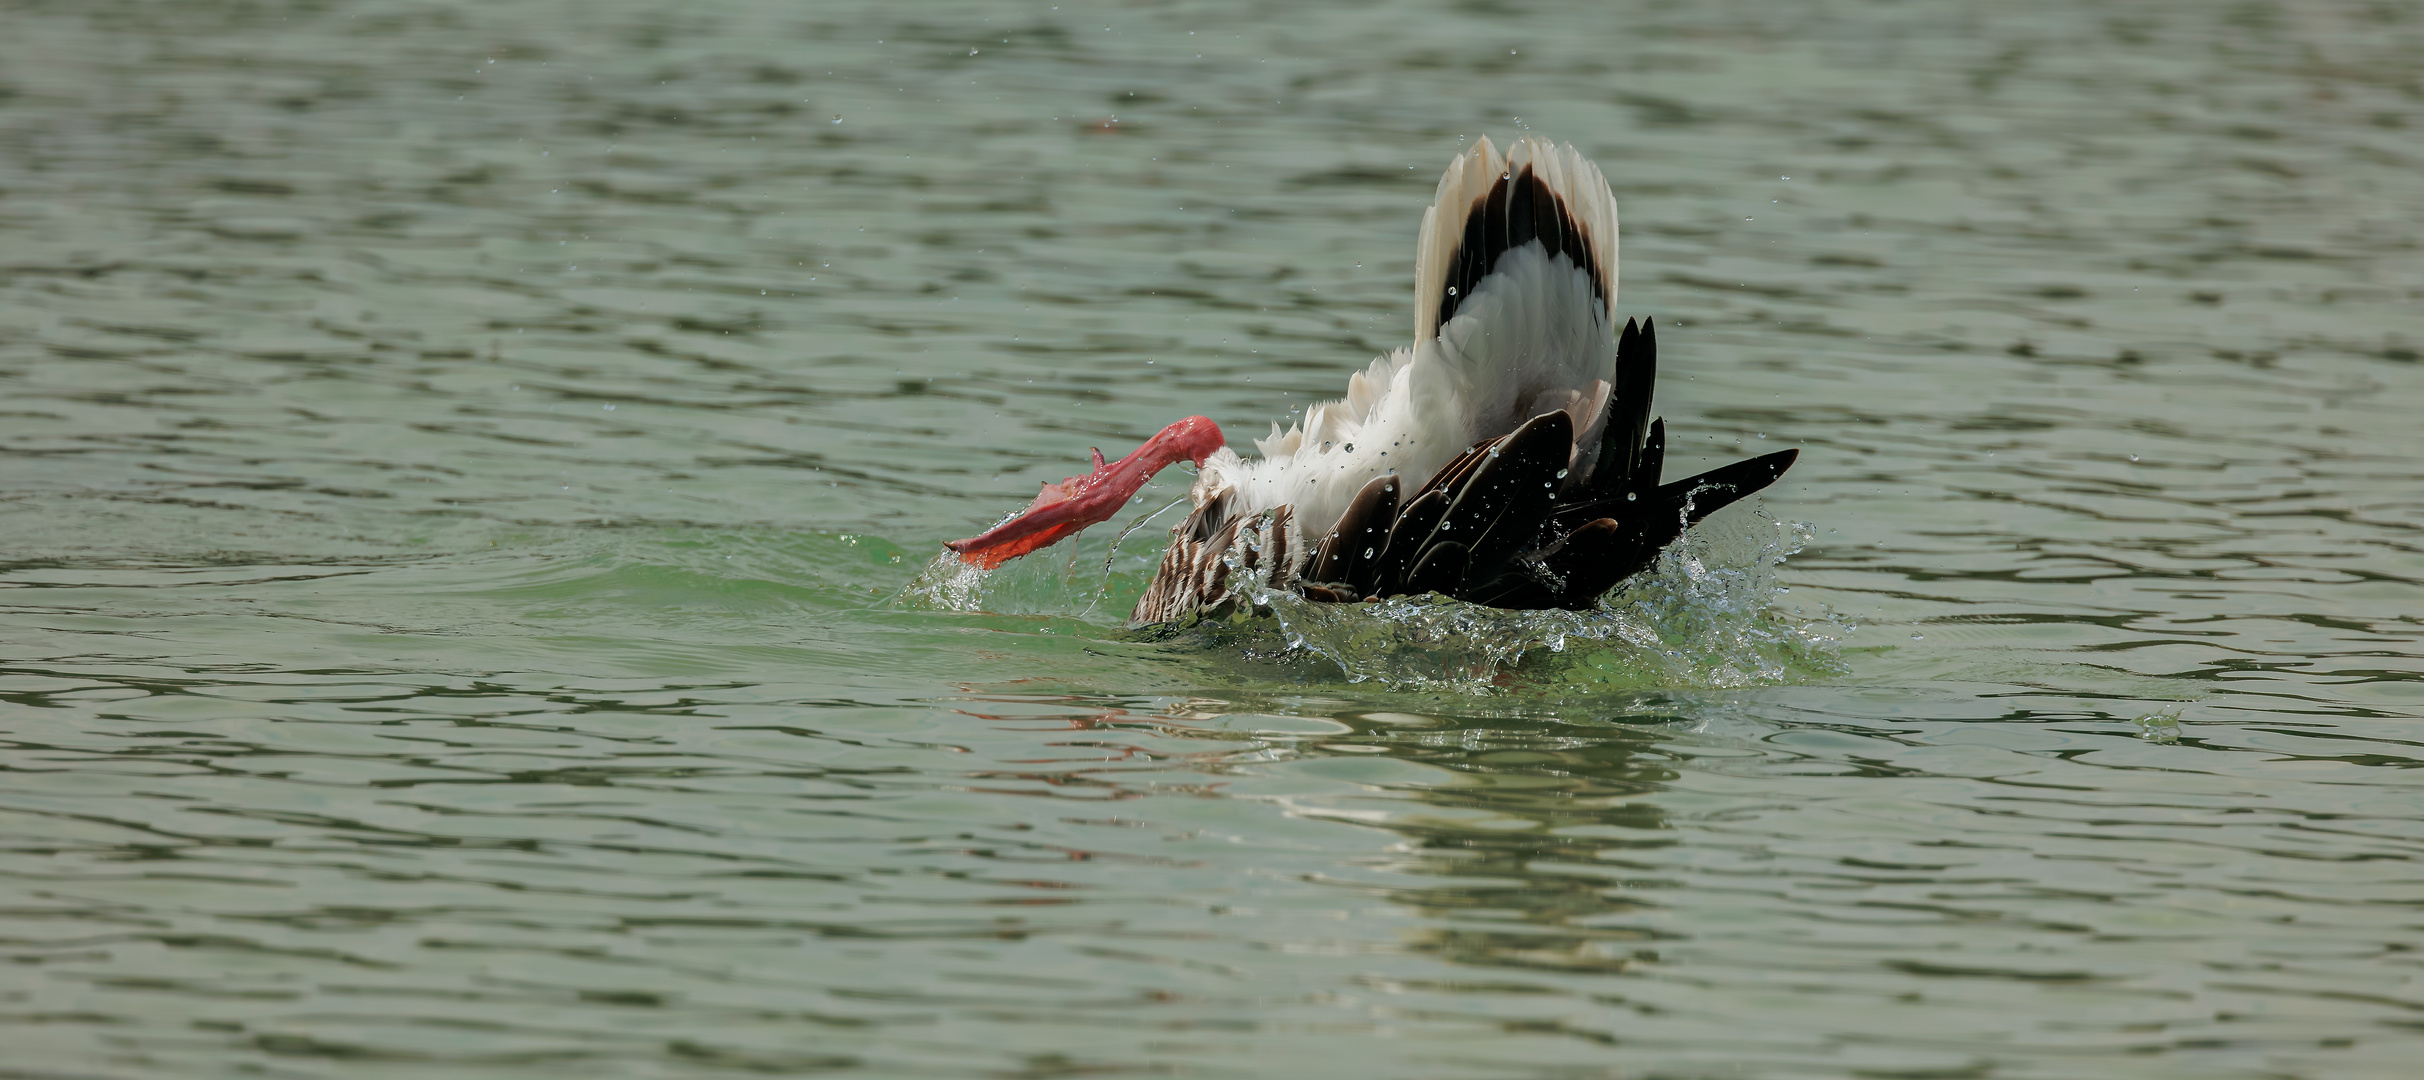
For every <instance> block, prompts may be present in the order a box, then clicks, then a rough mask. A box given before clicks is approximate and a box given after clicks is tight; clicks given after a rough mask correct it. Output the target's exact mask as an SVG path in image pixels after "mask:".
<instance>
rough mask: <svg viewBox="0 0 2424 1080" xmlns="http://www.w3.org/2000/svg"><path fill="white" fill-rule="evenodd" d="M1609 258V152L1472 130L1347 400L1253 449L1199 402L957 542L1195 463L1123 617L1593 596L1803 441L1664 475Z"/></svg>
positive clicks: (988, 541)
mask: <svg viewBox="0 0 2424 1080" xmlns="http://www.w3.org/2000/svg"><path fill="white" fill-rule="evenodd" d="M1616 269H1617V232H1616V202H1615V198H1614V196H1613V195H1612V194H1611V193H1610V192H1609V189H1608V185H1607V181H1606V180H1605V179H1604V178H1603V177H1602V176H1601V174H1600V172H1599V170H1598V168H1597V167H1596V166H1594V165H1592V164H1591V163H1590V162H1589V161H1588V160H1586V159H1584V158H1583V157H1582V155H1580V154H1579V153H1577V152H1576V151H1575V150H1574V149H1573V147H1571V146H1568V145H1562V144H1555V143H1550V142H1548V141H1546V140H1541V139H1536V138H1532V137H1529V136H1527V137H1524V138H1521V139H1518V140H1517V141H1516V142H1515V143H1513V144H1512V145H1511V146H1510V147H1509V148H1508V151H1507V152H1506V153H1505V154H1503V155H1502V154H1500V153H1499V152H1498V150H1497V149H1496V148H1495V147H1494V146H1492V145H1491V143H1490V142H1489V140H1488V139H1486V138H1484V139H1480V140H1477V141H1476V143H1475V145H1474V146H1473V148H1472V149H1471V150H1469V151H1467V152H1465V153H1463V154H1460V155H1458V157H1457V158H1456V160H1455V161H1453V162H1452V163H1450V165H1449V167H1448V169H1447V171H1446V173H1445V174H1444V175H1443V176H1442V177H1441V179H1440V183H1439V190H1438V195H1437V198H1436V200H1435V201H1434V203H1433V205H1432V206H1431V208H1430V209H1429V210H1428V211H1427V212H1426V213H1425V214H1424V218H1423V227H1422V234H1421V239H1420V241H1419V246H1418V249H1417V255H1416V270H1415V289H1416V294H1415V295H1416V316H1415V339H1414V342H1413V344H1411V345H1409V346H1406V347H1404V348H1400V349H1398V350H1396V351H1395V352H1393V353H1391V354H1390V355H1388V356H1384V357H1381V358H1379V359H1377V360H1374V361H1372V362H1371V364H1370V365H1369V366H1368V367H1366V368H1365V369H1364V370H1363V371H1360V372H1358V373H1356V374H1354V375H1352V376H1351V377H1349V379H1348V381H1347V394H1346V396H1345V397H1344V398H1342V399H1340V400H1337V401H1332V402H1325V403H1323V404H1320V405H1315V406H1313V407H1311V408H1309V409H1307V410H1306V412H1305V415H1304V418H1303V419H1302V421H1301V422H1299V423H1298V424H1296V425H1295V426H1293V427H1291V428H1289V429H1288V430H1286V431H1284V432H1283V431H1281V430H1279V428H1278V426H1277V425H1273V427H1272V431H1271V435H1270V436H1269V437H1267V438H1264V439H1259V440H1256V450H1257V451H1258V452H1259V456H1258V457H1257V458H1254V459H1251V460H1249V459H1246V458H1244V457H1242V456H1241V455H1239V454H1238V453H1237V452H1236V451H1235V450H1233V449H1231V448H1230V447H1228V446H1227V445H1225V440H1221V439H1219V438H1218V436H1217V428H1216V427H1212V426H1211V425H1212V422H1211V421H1210V420H1207V419H1205V418H1203V417H1189V418H1187V419H1186V420H1182V421H1180V422H1179V423H1177V424H1173V425H1171V426H1170V428H1168V429H1165V430H1164V432H1163V433H1162V434H1161V435H1157V436H1156V437H1155V440H1154V441H1153V442H1151V443H1148V444H1147V446H1146V447H1145V448H1142V449H1140V450H1139V451H1138V452H1137V453H1136V454H1131V455H1130V456H1129V457H1128V458H1123V459H1122V460H1121V461H1120V462H1119V463H1118V464H1117V465H1116V466H1115V465H1110V464H1106V463H1104V462H1103V461H1102V459H1101V455H1100V454H1099V453H1097V455H1096V463H1097V469H1096V473H1095V474H1094V475H1093V476H1089V477H1076V478H1072V479H1070V480H1067V481H1063V482H1062V483H1061V484H1060V485H1046V487H1045V491H1044V494H1043V495H1041V496H1039V497H1038V499H1037V501H1036V504H1035V505H1034V506H1032V507H1030V508H1029V510H1028V511H1027V512H1026V513H1025V514H1023V515H1021V516H1020V517H1019V518H1014V519H1012V520H1011V521H1009V522H1005V523H1004V524H1003V525H1002V526H1000V527H998V528H996V529H995V530H993V531H991V532H988V533H986V534H984V535H982V536H978V537H972V538H970V539H968V540H962V541H954V542H953V543H952V544H951V545H949V546H950V547H951V548H952V549H953V550H955V551H957V552H959V553H960V555H961V557H962V558H964V559H967V560H968V561H969V562H971V563H975V564H977V565H995V564H998V563H999V562H1000V561H1001V560H1002V559H1005V558H1009V557H1012V556H1014V555H1016V554H1020V553H1023V552H1024V551H1027V550H1032V549H1033V548H1034V547H1036V546H1041V545H1040V544H1039V543H1038V542H1037V541H1036V539H1035V538H1036V537H1038V536H1044V535H1048V536H1049V537H1050V539H1047V540H1045V541H1043V542H1044V543H1048V542H1050V540H1051V539H1058V538H1060V537H1061V536H1065V535H1068V534H1069V533H1073V532H1075V531H1076V530H1077V529H1078V528H1083V527H1084V525H1085V524H1086V523H1089V522H1090V521H1091V520H1101V519H1102V518H1103V517H1108V516H1109V512H1110V511H1111V510H1116V509H1117V504H1118V503H1123V502H1124V501H1125V499H1126V498H1127V496H1128V495H1129V494H1132V493H1133V490H1134V486H1136V485H1141V484H1142V482H1143V481H1142V480H1141V479H1137V480H1136V481H1135V485H1129V484H1127V483H1126V480H1125V479H1124V478H1126V477H1130V476H1135V475H1136V474H1138V473H1140V472H1141V473H1142V474H1144V475H1150V473H1151V471H1152V470H1153V469H1157V468H1159V467H1161V464H1166V463H1168V462H1170V461H1176V460H1193V461H1195V462H1196V463H1197V464H1198V466H1199V467H1200V471H1199V473H1198V475H1197V478H1196V481H1195V484H1194V485H1193V487H1192V488H1191V489H1190V491H1189V497H1190V500H1191V502H1192V504H1193V508H1192V510H1191V512H1190V513H1189V515H1188V516H1187V518H1186V519H1185V520H1184V521H1182V522H1181V523H1180V524H1179V525H1178V526H1177V527H1176V528H1175V529H1173V530H1172V536H1171V541H1170V545H1169V547H1168V549H1167V550H1166V551H1165V552H1164V554H1163V557H1162V561H1161V565H1160V567H1159V569H1158V571H1157V572H1156V574H1155V576H1154V579H1153V581H1152V583H1151V584H1150V585H1149V586H1147V588H1146V591H1145V595H1144V596H1143V598H1142V599H1140V600H1139V601H1138V603H1137V606H1136V608H1135V610H1134V612H1133V613H1132V615H1131V622H1133V623H1138V624H1146V623H1158V622H1165V621H1169V620H1172V619H1177V618H1181V617H1184V616H1186V615H1188V614H1189V613H1191V612H1194V611H1197V610H1199V609H1203V608H1207V607H1212V606H1216V605H1220V604H1222V603H1223V602H1224V601H1226V600H1228V599H1230V598H1231V597H1232V596H1233V595H1235V594H1238V593H1240V592H1251V591H1262V590H1286V591H1293V592H1295V593H1298V594H1300V595H1302V596H1304V597H1306V598H1308V599H1311V600H1315V601H1362V600H1373V599H1380V598H1383V597H1388V596H1396V595H1403V594H1418V593H1426V592H1438V593H1443V594H1445V595H1448V596H1451V597H1454V598H1457V599H1460V600H1467V601H1470V602H1473V603H1478V604H1487V605H1491V606H1496V607H1506V608H1550V607H1556V608H1574V609H1581V608H1587V607H1589V606H1591V605H1592V604H1594V603H1596V602H1597V600H1598V598H1599V597H1600V596H1601V595H1602V594H1604V593H1606V592H1607V591H1608V590H1609V589H1610V588H1612V587H1613V586H1615V585H1616V584H1617V583H1618V582H1621V581H1622V580H1624V579H1625V578H1627V577H1630V576H1632V575H1633V574H1635V573H1638V572H1640V571H1641V570H1643V569H1646V568H1648V567H1649V566H1650V565H1651V564H1653V563H1654V562H1655V561H1656V559H1657V556H1658V552H1659V551H1660V550H1661V549H1663V548H1664V547H1665V546H1666V545H1667V544H1669V543H1671V542H1673V541H1674V540H1675V539H1677V538H1678V537H1680V536H1681V535H1682V533H1683V531H1684V529H1686V528H1687V527H1689V526H1690V525H1691V524H1692V523H1694V522H1697V521H1699V520H1700V519H1701V518H1703V517H1706V516H1707V515H1708V514H1709V513H1711V512H1713V511H1715V510H1717V509H1718V508H1720V507H1723V506H1725V505H1727V504H1729V503H1731V502H1733V501H1735V500H1737V499H1739V498H1741V497H1743V496H1744V495H1748V494H1750V493H1751V492H1754V491H1757V490H1759V489H1760V488H1763V487H1765V486H1767V485H1768V484H1770V483H1772V482H1774V481H1775V479H1776V478H1777V477H1778V476H1780V475H1782V474H1783V472H1784V470H1785V469H1786V468H1787V467H1789V466H1790V465H1791V464H1792V462H1793V460H1794V457H1795V454H1796V451H1792V450H1786V451H1781V452H1779V453H1773V454H1768V455H1765V456H1763V457H1758V458H1753V459H1750V460H1747V461H1741V462H1736V463H1734V464H1732V465H1727V466H1724V467H1722V468H1718V469H1715V470H1711V471H1709V472H1706V473H1702V474H1699V475H1697V476H1693V477H1689V478H1686V479H1683V480H1678V481H1675V482H1672V483H1661V481H1660V473H1661V470H1662V466H1663V459H1664V451H1665V427H1664V423H1663V421H1659V420H1653V419H1651V417H1650V402H1651V396H1652V391H1653V389H1654V383H1655V382H1656V378H1657V332H1656V328H1655V327H1654V326H1650V325H1647V324H1640V325H1637V324H1635V323H1633V322H1629V321H1628V322H1627V323H1626V324H1625V325H1624V326H1623V328H1622V329H1621V331H1619V329H1618V328H1617V327H1616V324H1615V312H1616ZM1207 431H1209V432H1211V434H1209V435H1207V434H1206V432H1207ZM1182 436H1183V437H1182ZM1156 447H1159V448H1161V449H1159V450H1156V449H1155V448H1156ZM1148 451H1152V453H1148ZM1156 454H1158V455H1160V457H1156V456H1155V455H1156ZM1164 458H1166V460H1163V459H1164ZM1157 462H1158V463H1157ZM1123 470H1124V471H1123ZM1114 472H1118V474H1119V478H1118V479H1117V481H1116V482H1113V481H1114V478H1113V477H1112V474H1113V473H1114ZM1122 489H1124V490H1122ZM1056 491H1057V492H1062V493H1063V494H1062V495H1061V496H1059V497H1058V498H1056V495H1055V493H1056ZM1069 492H1078V493H1091V495H1092V498H1093V500H1094V503H1095V504H1096V508H1094V509H1084V510H1080V509H1077V508H1076V507H1075V503H1076V501H1077V500H1073V499H1071V498H1070V497H1069V496H1068V494H1067V493H1069ZM1111 496H1116V499H1115V500H1114V499H1111V498H1110V497H1111ZM1106 502H1109V503H1110V508H1109V510H1102V509H1100V508H1099V507H1100V504H1103V503H1106ZM1096 514H1099V515H1100V516H1093V515H1096ZM1022 545H1023V546H1022ZM1013 549H1015V550H1013ZM1005 552H1006V554H1005Z"/></svg>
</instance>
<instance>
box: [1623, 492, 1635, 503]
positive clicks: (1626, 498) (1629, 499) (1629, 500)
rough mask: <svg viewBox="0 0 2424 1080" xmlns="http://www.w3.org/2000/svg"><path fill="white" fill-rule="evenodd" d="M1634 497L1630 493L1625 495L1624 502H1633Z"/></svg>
mask: <svg viewBox="0 0 2424 1080" xmlns="http://www.w3.org/2000/svg"><path fill="white" fill-rule="evenodd" d="M1634 497H1635V496H1634V494H1633V493H1632V492H1630V491H1628V492H1625V493H1624V501H1626V502H1632V501H1633V499H1634Z"/></svg>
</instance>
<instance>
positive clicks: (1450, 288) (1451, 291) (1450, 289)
mask: <svg viewBox="0 0 2424 1080" xmlns="http://www.w3.org/2000/svg"><path fill="white" fill-rule="evenodd" d="M1448 295H1449V296H1454V295H1456V286H1454V285H1450V286H1448Z"/></svg>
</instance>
